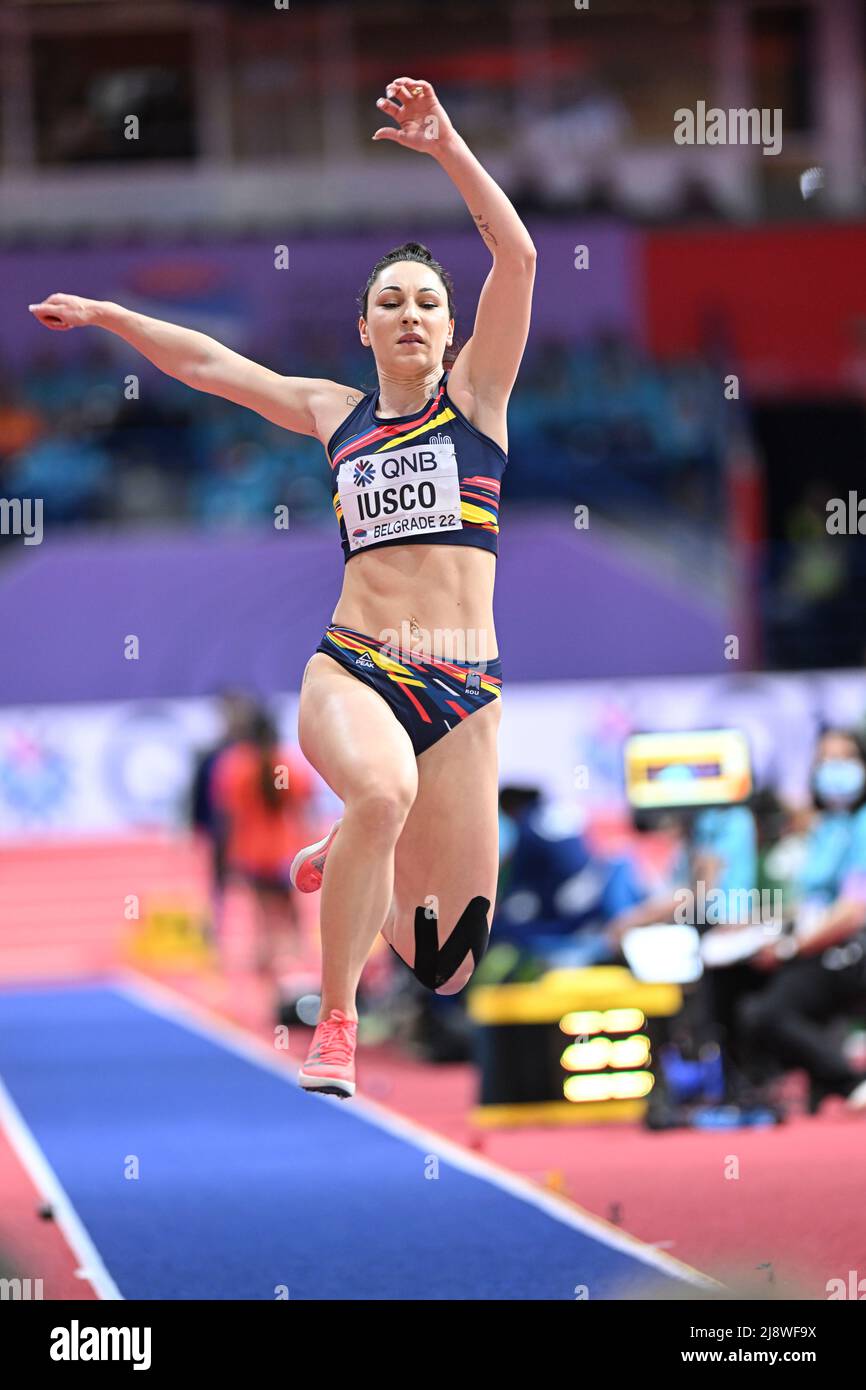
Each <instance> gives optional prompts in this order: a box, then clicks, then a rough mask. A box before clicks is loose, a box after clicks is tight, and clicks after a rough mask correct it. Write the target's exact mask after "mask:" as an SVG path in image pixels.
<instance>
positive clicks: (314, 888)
mask: <svg viewBox="0 0 866 1390" xmlns="http://www.w3.org/2000/svg"><path fill="white" fill-rule="evenodd" d="M342 824H343V821H342V817H341V818H340V820H335V821H334V824H333V825H332V826H331V828H330V830H329V831H328V833H327V835H326V836H325V838H324V840H317V841H316V843H315V844H314V845H307V847H306V849H301V850H298V853H297V854H296V855H295V857H294V859H293V860H292V867H291V868H290V869H289V878H290V880H291V882H292V886H293V887H295V888H297V890H298V892H299V893H316V892H318V890H319V889H320V888H321V886H322V874H323V873H324V870H325V860H326V859H327V857H328V850H329V849H330V848H331V845H332V844H333V841H334V836H335V835H336V833H337V831H338V830H339V828H340V826H341V825H342Z"/></svg>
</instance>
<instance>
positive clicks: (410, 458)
mask: <svg viewBox="0 0 866 1390" xmlns="http://www.w3.org/2000/svg"><path fill="white" fill-rule="evenodd" d="M337 491H338V492H339V494H340V505H341V506H342V508H343V521H344V523H345V526H346V535H347V536H348V538H349V547H350V549H351V550H359V549H361V548H362V547H363V546H365V545H373V544H375V543H376V542H377V541H386V540H398V539H399V538H400V537H401V536H411V537H416V536H420V537H427V536H433V535H440V534H441V533H442V532H443V531H461V530H462V529H463V521H462V519H461V516H460V477H459V474H458V472H457V454H456V452H455V449H454V445H453V444H452V443H451V442H450V441H448V442H445V443H438V444H434V443H430V442H427V443H423V444H414V445H413V444H404V445H398V446H397V447H396V448H395V450H394V452H393V453H384V452H382V453H378V454H365V455H364V456H363V458H356V459H352V460H351V461H350V460H346V462H344V463H341V464H340V470H339V473H338V474H337Z"/></svg>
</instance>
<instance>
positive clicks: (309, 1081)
mask: <svg viewBox="0 0 866 1390" xmlns="http://www.w3.org/2000/svg"><path fill="white" fill-rule="evenodd" d="M298 1081H299V1082H300V1085H301V1090H302V1091H318V1093H319V1095H320V1096H339V1097H340V1099H341V1100H349V1099H350V1098H351V1097H352V1096H353V1095H354V1094H355V1083H354V1081H337V1080H336V1079H335V1078H334V1077H331V1076H308V1075H307V1073H306V1072H299V1073H298Z"/></svg>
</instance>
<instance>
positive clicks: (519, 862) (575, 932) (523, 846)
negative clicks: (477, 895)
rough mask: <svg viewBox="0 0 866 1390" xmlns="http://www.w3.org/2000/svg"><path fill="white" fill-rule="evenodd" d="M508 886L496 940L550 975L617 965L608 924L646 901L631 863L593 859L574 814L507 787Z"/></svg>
mask: <svg viewBox="0 0 866 1390" xmlns="http://www.w3.org/2000/svg"><path fill="white" fill-rule="evenodd" d="M499 806H500V811H501V817H500V833H501V835H502V839H503V844H502V857H503V872H502V878H503V880H504V881H503V882H502V884H501V887H500V893H499V896H498V898H497V906H496V913H495V917H494V921H493V928H492V934H493V939H494V941H495V942H496V943H497V944H503V943H505V942H510V943H511V944H512V945H514V946H517V947H518V948H519V949H520V951H521V952H524V953H526V954H528V955H531V956H532V957H534V958H535V959H536V960H538V962H539V963H540V965H542V966H543V968H553V967H557V966H560V967H568V966H582V965H595V964H598V963H600V962H603V961H611V960H614V959H615V956H616V948H615V946H614V945H613V944H612V943H611V941H610V940H609V938H608V935H607V928H608V924H609V923H610V922H611V921H613V920H614V919H617V918H619V917H620V916H621V915H622V914H623V913H624V912H625V911H626V910H627V909H629V908H631V907H632V906H633V905H634V904H635V903H637V902H639V901H640V899H641V898H642V897H643V896H644V892H643V889H642V887H641V885H640V884H639V882H638V880H637V876H636V873H635V870H634V868H633V866H632V864H631V861H630V860H628V859H626V858H614V859H606V858H602V857H601V856H599V855H595V854H593V853H592V852H591V851H590V849H589V847H588V845H587V843H586V840H585V839H584V838H583V836H582V835H581V834H580V833H579V830H578V828H577V827H578V821H579V813H578V812H577V811H576V809H575V808H574V807H573V806H569V805H566V804H563V803H557V802H548V801H545V800H544V799H543V797H542V795H541V792H540V791H539V790H538V788H535V787H528V788H521V787H511V786H507V787H503V788H502V789H501V791H500V794H499Z"/></svg>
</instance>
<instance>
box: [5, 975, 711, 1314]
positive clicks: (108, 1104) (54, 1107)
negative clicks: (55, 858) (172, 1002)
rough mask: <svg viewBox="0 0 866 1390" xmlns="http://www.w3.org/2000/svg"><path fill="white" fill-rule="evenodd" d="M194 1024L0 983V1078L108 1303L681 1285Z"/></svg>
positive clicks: (452, 1156)
mask: <svg viewBox="0 0 866 1390" xmlns="http://www.w3.org/2000/svg"><path fill="white" fill-rule="evenodd" d="M200 1029H201V1025H196V1024H195V1023H191V1024H190V1023H188V1022H185V1021H184V1017H183V1014H182V1013H179V1014H178V1015H177V1016H176V1017H173V1016H171V1011H170V1010H169V1011H167V1012H166V1011H160V1009H159V1008H158V1007H157V1006H154V1007H152V1006H151V1005H150V1004H149V1003H148V1001H147V1000H146V998H138V997H136V996H135V993H134V991H133V992H130V991H129V990H128V989H126V988H125V987H124V986H123V985H122V984H118V985H117V986H116V987H113V986H110V985H107V986H104V985H98V986H94V985H88V986H75V987H62V988H61V987H56V988H54V987H52V988H44V987H39V988H32V989H27V990H22V989H15V990H11V989H10V990H6V991H3V992H0V1078H2V1081H3V1083H4V1084H5V1087H6V1090H7V1092H8V1094H9V1096H10V1097H11V1099H12V1101H13V1102H14V1105H15V1106H16V1107H17V1110H18V1111H19V1112H20V1115H21V1117H22V1118H23V1121H24V1124H25V1125H26V1127H27V1129H28V1130H29V1131H30V1134H31V1135H32V1136H33V1139H34V1141H35V1143H36V1145H37V1146H38V1149H39V1150H41V1152H42V1154H43V1155H44V1157H45V1159H46V1160H47V1163H48V1164H49V1165H50V1167H51V1168H52V1169H53V1171H54V1173H55V1174H56V1177H57V1179H58V1181H59V1183H60V1185H61V1187H62V1188H63V1190H64V1191H65V1193H66V1195H67V1196H68V1198H69V1201H70V1202H71V1205H72V1207H73V1208H74V1210H75V1212H76V1213H77V1216H78V1218H79V1220H80V1223H81V1224H82V1226H83V1227H84V1228H85V1230H86V1232H87V1234H88V1235H89V1236H90V1239H91V1241H92V1243H93V1245H94V1246H95V1248H96V1250H97V1251H98V1253H99V1255H100V1256H101V1258H102V1261H103V1263H104V1266H105V1268H106V1269H107V1271H108V1273H109V1274H110V1276H111V1278H112V1279H113V1281H114V1283H115V1284H116V1286H117V1289H118V1290H119V1292H120V1295H121V1296H122V1297H123V1298H127V1299H269V1300H273V1299H275V1298H277V1297H280V1296H283V1297H285V1296H288V1297H289V1298H290V1299H394V1300H403V1299H423V1300H427V1299H484V1300H489V1299H520V1300H531V1299H543V1300H548V1299H567V1300H572V1299H574V1298H575V1297H576V1294H575V1290H576V1288H578V1287H579V1286H586V1288H587V1289H588V1296H589V1298H590V1299H596V1298H618V1299H622V1298H635V1297H638V1298H642V1297H658V1296H670V1295H671V1294H672V1293H674V1292H676V1293H679V1294H680V1296H681V1295H682V1294H683V1293H684V1292H685V1290H684V1289H683V1282H682V1281H683V1279H685V1278H687V1271H686V1270H685V1269H684V1268H682V1269H680V1268H679V1267H678V1266H677V1265H675V1264H674V1263H673V1262H670V1263H669V1264H666V1263H665V1261H664V1260H663V1258H661V1257H656V1255H655V1252H654V1251H652V1250H651V1249H649V1248H647V1253H646V1255H643V1254H642V1253H641V1248H640V1247H638V1246H637V1244H635V1245H634V1246H633V1247H631V1248H629V1247H628V1242H627V1241H626V1240H623V1241H618V1239H617V1236H616V1234H615V1233H613V1232H610V1233H608V1232H607V1231H606V1229H605V1228H604V1227H603V1226H601V1225H599V1226H598V1227H597V1228H595V1229H594V1228H593V1227H592V1224H591V1221H590V1220H589V1219H588V1218H586V1217H585V1216H582V1215H581V1214H580V1213H575V1214H572V1211H571V1210H570V1209H569V1208H568V1207H567V1204H564V1203H559V1202H553V1201H551V1200H550V1199H545V1198H544V1197H543V1195H542V1194H539V1197H538V1199H537V1202H536V1201H535V1200H533V1199H531V1198H530V1197H528V1196H527V1195H526V1194H524V1193H521V1192H520V1191H515V1190H514V1187H515V1186H517V1187H519V1180H518V1182H517V1183H515V1185H514V1186H512V1187H511V1189H509V1187H508V1185H507V1179H505V1178H504V1177H503V1175H502V1174H501V1173H499V1172H498V1170H496V1169H493V1168H489V1169H486V1168H485V1165H484V1163H483V1161H479V1160H477V1159H476V1158H475V1156H474V1155H470V1154H469V1153H468V1152H467V1153H466V1158H465V1164H466V1166H462V1162H463V1160H462V1159H461V1157H460V1154H459V1153H457V1152H456V1151H455V1150H454V1149H453V1147H452V1146H451V1145H450V1144H448V1143H447V1142H446V1141H445V1140H441V1141H440V1140H437V1138H436V1136H435V1135H431V1134H430V1132H429V1131H424V1130H416V1129H414V1127H410V1126H408V1124H406V1133H401V1132H397V1131H395V1130H394V1129H389V1128H387V1127H383V1125H382V1124H380V1123H378V1122H377V1121H376V1118H375V1115H374V1114H372V1113H371V1112H367V1113H366V1114H365V1113H364V1112H363V1110H362V1109H361V1108H357V1107H356V1103H355V1102H352V1101H349V1102H341V1101H339V1100H327V1099H325V1098H323V1097H317V1096H309V1095H306V1094H304V1093H303V1092H301V1091H300V1090H299V1089H297V1087H296V1086H295V1085H294V1084H292V1079H293V1077H294V1068H291V1067H289V1066H286V1067H285V1069H283V1068H282V1067H278V1066H275V1065H273V1064H270V1063H269V1062H268V1061H267V1060H265V1059H263V1060H262V1061H261V1062H257V1061H256V1060H255V1058H254V1056H252V1055H244V1054H243V1053H242V1052H241V1051H238V1050H235V1049H233V1048H232V1046H231V1044H230V1042H227V1041H226V1040H224V1039H223V1038H222V1037H221V1036H220V1033H219V1029H218V1027H215V1028H214V1031H213V1033H212V1035H209V1034H208V1029H207V1028H205V1029H204V1031H200ZM362 1065H363V1063H362ZM283 1070H284V1071H285V1074H284V1075H283V1074H280V1073H282V1072H283ZM361 1075H362V1076H363V1072H362V1073H361ZM404 1123H405V1122H404ZM399 1128H400V1126H399V1123H398V1130H399ZM460 1152H461V1153H462V1151H460ZM437 1159H438V1177H429V1176H427V1174H428V1173H430V1172H432V1171H435V1169H436V1160H437ZM136 1160H137V1171H138V1176H137V1177H129V1176H126V1175H125V1174H126V1173H128V1172H130V1171H132V1169H133V1164H134V1162H135V1161H136ZM581 1222H582V1223H583V1225H584V1227H585V1228H586V1229H581V1228H580V1224H581ZM283 1290H285V1291H286V1292H283Z"/></svg>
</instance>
